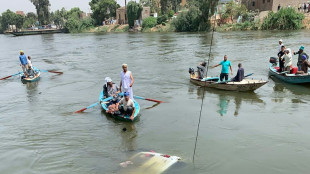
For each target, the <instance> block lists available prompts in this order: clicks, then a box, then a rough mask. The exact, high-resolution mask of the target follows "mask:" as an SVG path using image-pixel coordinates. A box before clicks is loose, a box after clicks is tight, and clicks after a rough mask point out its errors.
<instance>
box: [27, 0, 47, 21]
mask: <svg viewBox="0 0 310 174" xmlns="http://www.w3.org/2000/svg"><path fill="white" fill-rule="evenodd" d="M30 2H32V3H33V5H34V6H35V8H36V10H37V15H38V20H39V22H40V25H46V24H48V23H49V15H50V13H49V6H50V2H49V0H30Z"/></svg>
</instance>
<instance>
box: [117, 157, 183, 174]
mask: <svg viewBox="0 0 310 174" xmlns="http://www.w3.org/2000/svg"><path fill="white" fill-rule="evenodd" d="M180 160H181V158H180V157H178V156H170V155H164V154H160V153H156V152H140V153H137V154H136V155H134V156H132V157H131V158H130V159H129V160H128V161H125V162H123V163H120V166H121V167H122V169H121V170H120V172H119V173H120V174H125V173H126V174H146V173H152V174H155V173H157V174H160V173H163V172H167V170H168V169H169V168H171V167H172V166H173V165H175V164H176V163H178V162H179V161H180Z"/></svg>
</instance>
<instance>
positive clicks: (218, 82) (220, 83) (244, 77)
mask: <svg viewBox="0 0 310 174" xmlns="http://www.w3.org/2000/svg"><path fill="white" fill-rule="evenodd" d="M253 74H254V73H250V74H248V75H246V76H244V78H246V77H249V76H251V75H253ZM227 82H231V79H230V80H227V81H220V82H217V83H220V84H221V83H227Z"/></svg>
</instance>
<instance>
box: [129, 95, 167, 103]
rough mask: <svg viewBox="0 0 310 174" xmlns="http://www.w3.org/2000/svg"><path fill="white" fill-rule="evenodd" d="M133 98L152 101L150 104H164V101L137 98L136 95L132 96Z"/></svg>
mask: <svg viewBox="0 0 310 174" xmlns="http://www.w3.org/2000/svg"><path fill="white" fill-rule="evenodd" d="M133 97H134V98H136V99H141V100H148V101H152V102H156V103H165V102H164V101H160V100H155V99H151V98H144V97H139V96H136V95H134V96H133Z"/></svg>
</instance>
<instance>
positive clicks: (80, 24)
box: [64, 7, 94, 33]
mask: <svg viewBox="0 0 310 174" xmlns="http://www.w3.org/2000/svg"><path fill="white" fill-rule="evenodd" d="M82 13H83V11H81V10H80V9H79V8H77V7H76V8H72V9H71V10H70V11H68V12H67V14H66V15H65V17H66V20H67V21H66V23H65V25H64V28H65V29H66V30H67V32H70V33H77V32H82V31H84V30H86V29H88V28H90V27H92V26H93V25H94V20H93V19H91V18H86V19H82Z"/></svg>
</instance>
